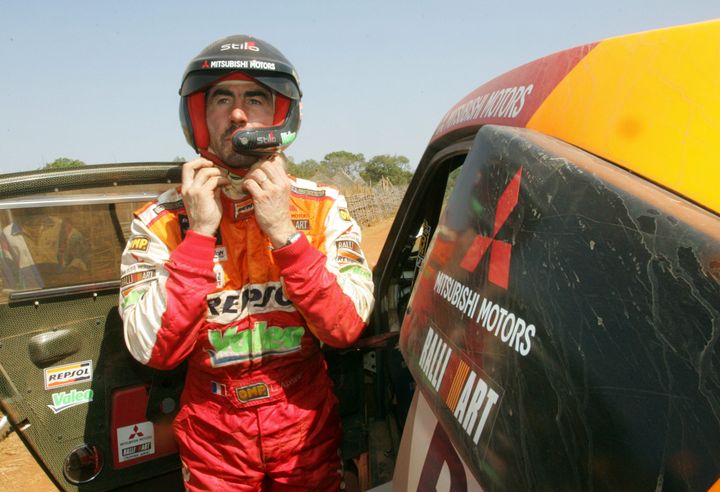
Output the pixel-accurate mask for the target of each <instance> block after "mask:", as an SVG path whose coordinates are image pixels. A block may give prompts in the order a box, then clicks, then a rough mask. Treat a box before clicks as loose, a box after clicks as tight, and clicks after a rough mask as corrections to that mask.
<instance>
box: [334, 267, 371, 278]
mask: <svg viewBox="0 0 720 492" xmlns="http://www.w3.org/2000/svg"><path fill="white" fill-rule="evenodd" d="M340 273H345V274H351V275H357V276H359V277H363V278H366V279H371V278H372V274H371V273H370V272H369V271H368V270H366V269H365V268H363V267H361V266H360V265H346V266H344V267H342V268H341V269H340Z"/></svg>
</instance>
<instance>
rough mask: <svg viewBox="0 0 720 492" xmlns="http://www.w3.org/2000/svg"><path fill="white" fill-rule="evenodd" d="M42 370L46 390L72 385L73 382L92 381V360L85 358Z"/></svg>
mask: <svg viewBox="0 0 720 492" xmlns="http://www.w3.org/2000/svg"><path fill="white" fill-rule="evenodd" d="M43 372H44V374H45V389H46V390H50V389H55V388H62V387H63V386H72V385H73V384H79V383H84V382H86V381H92V374H93V370H92V361H91V360H85V361H82V362H74V363H72V364H64V365H62V366H55V367H48V368H47V369H45V370H44V371H43Z"/></svg>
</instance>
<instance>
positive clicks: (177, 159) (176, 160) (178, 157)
mask: <svg viewBox="0 0 720 492" xmlns="http://www.w3.org/2000/svg"><path fill="white" fill-rule="evenodd" d="M172 161H173V162H177V163H181V162H187V159H185V158H184V157H183V156H181V155H176V156H175V159H173V160H172Z"/></svg>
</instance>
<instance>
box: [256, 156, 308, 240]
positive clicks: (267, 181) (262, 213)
mask: <svg viewBox="0 0 720 492" xmlns="http://www.w3.org/2000/svg"><path fill="white" fill-rule="evenodd" d="M244 186H245V190H246V191H247V192H248V193H249V194H250V195H251V196H252V197H253V206H254V208H255V220H257V223H258V225H259V226H260V229H262V231H263V232H264V233H265V234H267V236H268V238H270V242H271V243H272V246H273V248H279V247H282V246H284V245H285V242H286V241H287V240H288V238H289V237H290V236H292V235H293V234H294V233H295V232H297V231H296V229H295V226H294V225H293V223H292V220H291V219H290V178H288V175H287V173H286V172H285V158H284V157H282V156H280V155H273V156H271V157H269V158H268V159H267V160H260V161H258V162H256V163H255V164H253V166H252V167H251V168H250V172H248V173H247V175H245V180H244Z"/></svg>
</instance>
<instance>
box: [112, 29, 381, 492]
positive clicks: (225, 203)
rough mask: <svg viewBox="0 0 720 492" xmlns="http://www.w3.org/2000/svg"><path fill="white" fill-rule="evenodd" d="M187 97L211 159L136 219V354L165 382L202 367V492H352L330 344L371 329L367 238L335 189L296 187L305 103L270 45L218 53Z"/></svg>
mask: <svg viewBox="0 0 720 492" xmlns="http://www.w3.org/2000/svg"><path fill="white" fill-rule="evenodd" d="M180 96H181V102H180V119H181V122H182V124H183V128H184V130H185V135H186V137H187V140H188V142H189V143H190V145H192V146H193V148H195V149H196V151H197V152H198V153H199V154H200V155H201V156H202V157H201V158H198V159H196V160H194V161H191V162H188V163H186V164H185V165H184V166H183V170H182V186H180V187H179V188H178V189H173V190H169V191H167V192H165V193H164V194H162V195H161V196H160V197H159V198H158V199H157V200H155V201H153V202H151V203H148V204H146V205H145V206H144V207H142V208H141V209H139V210H138V211H137V212H136V214H135V219H134V221H133V223H132V226H131V233H132V235H131V238H130V240H129V241H128V245H127V247H126V248H125V252H124V254H123V259H122V282H121V285H122V290H121V293H120V312H121V314H122V317H123V320H124V326H125V341H126V344H127V346H128V349H129V350H130V352H131V353H132V354H133V356H134V357H135V358H136V359H137V360H139V361H140V362H142V363H143V364H147V365H149V366H151V367H154V368H157V369H170V368H173V367H176V366H177V365H178V364H180V363H181V362H182V361H183V360H185V359H187V360H188V374H187V380H186V384H185V389H184V391H183V395H182V401H181V403H182V407H181V410H180V412H179V414H178V415H177V417H176V419H175V423H174V427H175V432H176V436H177V439H178V443H179V447H180V456H181V459H182V462H183V475H184V479H185V481H186V485H187V488H188V489H190V490H261V489H263V487H266V489H267V488H268V487H269V488H270V489H272V490H318V491H322V490H338V489H339V488H340V486H341V479H342V477H341V473H342V467H341V460H340V456H339V446H340V420H339V415H338V411H337V400H336V398H335V396H334V394H333V393H332V385H331V382H330V379H329V377H328V375H327V370H326V365H325V361H324V358H323V355H322V352H321V350H320V344H321V342H322V343H325V344H327V345H329V346H333V347H346V346H348V345H350V344H352V343H353V342H354V341H355V340H356V339H357V338H358V336H359V335H360V332H361V330H362V329H363V327H364V325H365V322H366V320H367V318H368V316H369V313H370V310H371V307H372V303H373V298H372V280H371V273H370V271H369V270H368V266H367V263H366V261H365V258H364V255H363V253H362V251H361V249H360V229H359V227H358V225H357V224H356V223H355V221H354V220H352V219H351V217H350V215H349V214H348V211H347V208H346V202H345V199H344V197H343V196H341V195H339V194H338V192H337V191H336V190H334V189H332V188H328V187H322V186H318V185H317V184H315V183H313V182H310V181H306V180H301V179H296V178H293V177H290V176H288V175H287V174H286V170H285V165H286V162H285V160H284V157H283V155H282V153H281V151H282V150H283V149H284V148H285V147H286V146H287V145H289V144H290V143H291V142H292V141H293V140H294V139H295V136H296V132H297V130H298V127H299V122H300V108H299V104H300V97H301V93H300V88H299V83H298V78H297V74H296V73H295V70H294V68H293V67H292V65H291V64H290V63H289V62H288V60H287V59H285V57H284V56H283V55H282V54H281V53H280V52H279V51H277V50H276V49H275V48H274V47H272V46H271V45H270V44H268V43H265V42H263V41H261V40H259V39H256V38H252V37H249V36H231V37H228V38H224V39H220V40H218V41H216V42H215V43H213V44H211V45H210V46H208V47H207V48H205V49H204V50H203V51H202V52H200V54H199V55H198V56H196V57H195V58H194V59H193V60H192V61H191V62H190V64H189V65H188V67H187V69H186V70H185V74H184V77H183V81H182V85H181V87H180Z"/></svg>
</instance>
